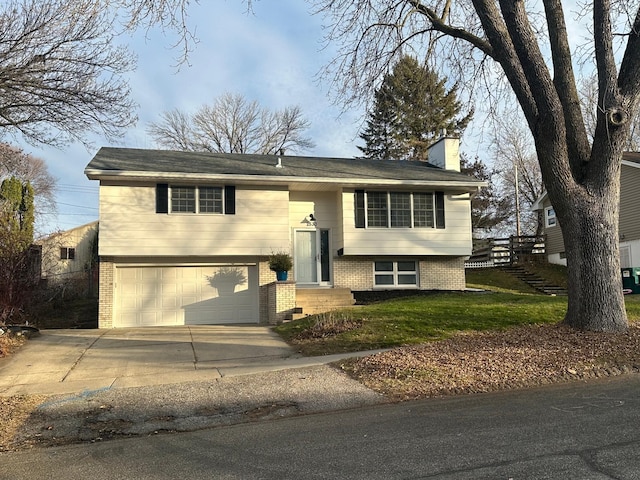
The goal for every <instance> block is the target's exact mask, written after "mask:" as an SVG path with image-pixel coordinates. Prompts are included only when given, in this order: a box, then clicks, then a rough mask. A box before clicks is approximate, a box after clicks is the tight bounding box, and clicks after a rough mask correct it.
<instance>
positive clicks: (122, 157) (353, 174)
mask: <svg viewBox="0 0 640 480" xmlns="http://www.w3.org/2000/svg"><path fill="white" fill-rule="evenodd" d="M458 144H459V141H458V139H456V138H443V139H441V140H440V141H438V142H437V143H436V144H435V145H434V146H433V147H432V149H431V154H432V155H431V157H430V163H426V162H406V161H380V160H377V161H372V160H363V159H341V158H316V157H301V156H288V155H244V154H214V153H194V152H175V151H162V150H140V149H127V148H102V149H100V150H99V151H98V153H97V154H96V155H95V157H94V158H93V159H92V160H91V161H90V163H89V164H88V165H87V167H86V169H85V174H86V175H87V177H88V178H89V179H92V180H99V181H100V242H99V256H100V299H99V305H100V307H99V308H100V310H99V326H100V327H102V328H107V327H126V326H142V325H176V324H213V323H255V322H256V321H259V322H261V323H276V322H279V321H282V320H283V319H285V318H288V317H290V315H291V314H292V313H294V312H296V311H298V312H299V310H300V308H301V307H300V301H301V298H302V296H303V293H304V294H309V293H310V292H319V293H322V292H325V293H327V292H328V291H331V292H338V291H345V290H346V291H347V292H349V298H351V297H350V292H351V291H366V290H375V289H410V288H411V289H423V290H432V289H439V290H461V289H463V288H464V287H465V277H464V260H465V258H467V257H468V256H469V255H470V254H471V248H472V243H471V217H470V194H472V193H473V192H475V191H477V189H478V188H479V187H481V186H483V185H484V183H483V182H480V181H478V180H476V179H473V178H470V177H468V176H466V175H463V174H461V173H460V161H459V156H458ZM282 251H284V252H288V253H291V254H292V256H293V260H294V267H293V269H292V271H291V272H290V275H289V280H288V281H285V282H278V281H276V275H275V273H274V272H272V271H270V270H269V268H268V257H269V255H270V254H271V253H273V252H282ZM326 301H327V304H330V300H326ZM304 313H310V310H307V311H305V312H304Z"/></svg>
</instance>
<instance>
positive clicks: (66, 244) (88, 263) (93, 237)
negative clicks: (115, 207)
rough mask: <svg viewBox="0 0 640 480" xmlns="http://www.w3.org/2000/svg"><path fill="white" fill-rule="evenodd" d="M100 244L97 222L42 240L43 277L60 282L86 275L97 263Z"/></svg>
mask: <svg viewBox="0 0 640 480" xmlns="http://www.w3.org/2000/svg"><path fill="white" fill-rule="evenodd" d="M97 242H98V221H97V220H96V221H95V222H91V223H87V224H86V225H80V226H78V227H75V228H72V229H70V230H65V231H61V232H56V233H53V234H52V235H49V236H48V237H45V238H43V239H40V240H39V241H37V242H36V244H37V245H38V246H39V249H40V250H41V254H40V255H41V257H40V258H41V277H42V278H43V279H46V280H47V281H48V282H49V283H57V282H62V281H65V280H68V279H70V278H72V277H74V276H77V275H80V274H83V275H84V274H86V273H87V272H89V270H91V268H92V267H93V266H94V264H95V257H96V248H97Z"/></svg>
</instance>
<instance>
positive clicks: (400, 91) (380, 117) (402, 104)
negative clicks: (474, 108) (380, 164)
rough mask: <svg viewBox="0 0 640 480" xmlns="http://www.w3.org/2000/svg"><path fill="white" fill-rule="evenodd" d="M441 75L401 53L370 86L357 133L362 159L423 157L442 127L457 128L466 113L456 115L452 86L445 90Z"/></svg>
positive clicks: (457, 105)
mask: <svg viewBox="0 0 640 480" xmlns="http://www.w3.org/2000/svg"><path fill="white" fill-rule="evenodd" d="M445 83H446V79H445V78H438V75H437V74H436V73H435V72H434V71H433V70H431V69H429V68H428V67H427V66H424V65H420V64H419V63H418V61H417V60H416V59H415V58H413V57H411V56H408V55H404V56H402V57H401V58H400V60H398V62H397V63H396V64H395V65H394V67H393V72H392V73H390V74H388V75H385V77H384V79H383V81H382V83H381V85H380V87H379V88H377V89H376V91H375V94H374V96H375V101H374V105H373V110H372V111H371V112H369V115H368V119H367V127H366V129H365V130H364V132H362V133H361V134H360V138H362V139H363V140H364V141H365V146H364V147H358V148H359V149H360V150H361V151H362V152H363V154H364V155H363V156H364V158H375V159H398V160H403V159H413V160H426V159H427V157H428V148H429V146H430V145H431V144H432V143H433V142H434V140H435V139H436V138H437V137H438V135H440V133H441V132H442V131H443V130H444V131H449V132H454V131H456V132H461V131H462V130H464V128H465V127H466V125H467V124H468V123H469V121H470V120H471V117H472V113H469V114H467V115H466V116H464V117H463V118H461V119H456V116H457V115H459V114H460V110H461V108H462V105H461V104H460V102H459V101H458V99H457V87H453V88H451V89H450V90H449V91H447V90H446V88H445Z"/></svg>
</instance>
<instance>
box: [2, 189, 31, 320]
mask: <svg viewBox="0 0 640 480" xmlns="http://www.w3.org/2000/svg"><path fill="white" fill-rule="evenodd" d="M33 223H34V208H33V188H32V187H31V184H30V183H29V182H22V181H21V180H19V179H18V178H16V177H9V178H6V179H5V180H3V181H2V184H0V323H9V322H11V321H13V320H15V319H16V318H19V316H20V314H21V312H22V310H23V308H24V306H25V305H26V304H27V303H28V299H29V292H30V290H31V288H32V287H33V286H34V285H35V284H36V282H37V280H38V278H37V277H36V275H35V272H34V270H33V268H32V264H31V263H30V257H29V248H30V246H31V244H32V243H33Z"/></svg>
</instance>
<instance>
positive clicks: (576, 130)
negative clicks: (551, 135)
mask: <svg viewBox="0 0 640 480" xmlns="http://www.w3.org/2000/svg"><path fill="white" fill-rule="evenodd" d="M544 7H545V12H546V16H547V26H548V31H549V42H550V46H551V57H552V61H553V72H554V79H553V82H554V84H555V87H556V92H557V94H558V97H559V98H560V102H561V103H562V106H563V112H564V120H565V125H566V129H567V137H568V138H570V139H572V141H568V142H567V147H568V150H569V162H570V163H571V164H572V170H574V171H576V170H577V169H578V168H579V166H580V165H581V164H582V162H583V161H586V160H587V159H588V158H589V154H590V150H591V148H590V145H589V139H588V136H587V131H586V129H585V124H584V118H583V115H582V109H581V106H580V97H579V96H578V89H577V87H576V79H575V75H574V73H573V66H572V62H571V49H570V47H569V39H568V36H567V26H566V24H565V20H564V13H563V10H562V2H561V1H560V0H544Z"/></svg>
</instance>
